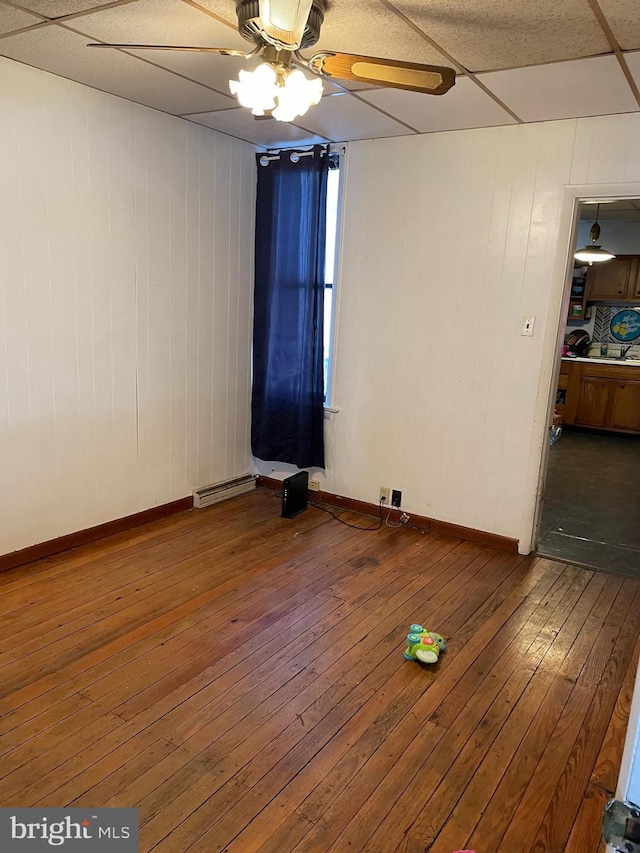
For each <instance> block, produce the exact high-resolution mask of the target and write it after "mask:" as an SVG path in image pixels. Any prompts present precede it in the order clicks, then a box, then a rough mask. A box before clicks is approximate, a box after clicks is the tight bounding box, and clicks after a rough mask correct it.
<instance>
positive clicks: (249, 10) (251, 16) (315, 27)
mask: <svg viewBox="0 0 640 853" xmlns="http://www.w3.org/2000/svg"><path fill="white" fill-rule="evenodd" d="M325 11H326V6H325V0H313V5H312V6H311V11H310V12H309V20H308V21H307V26H306V27H305V30H304V35H303V36H302V44H301V45H300V47H311V46H312V45H314V44H315V43H316V42H317V41H318V39H319V38H320V28H321V27H322V22H323V21H324V13H325ZM236 14H237V16H238V31H239V33H240V35H241V36H242V37H243V38H246V39H247V40H248V41H252V42H257V43H259V42H260V31H261V28H260V2H259V0H239V2H238V3H237V4H236Z"/></svg>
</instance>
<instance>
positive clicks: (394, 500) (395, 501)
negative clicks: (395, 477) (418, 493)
mask: <svg viewBox="0 0 640 853" xmlns="http://www.w3.org/2000/svg"><path fill="white" fill-rule="evenodd" d="M401 503H402V492H400V491H398V489H393V491H392V492H391V506H395V507H398V509H399V508H400V505H401Z"/></svg>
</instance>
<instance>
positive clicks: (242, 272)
mask: <svg viewBox="0 0 640 853" xmlns="http://www.w3.org/2000/svg"><path fill="white" fill-rule="evenodd" d="M0 128H1V129H2V130H1V132H0V554H2V553H7V552H9V551H11V550H14V549H19V548H23V547H25V546H28V545H31V544H33V543H37V542H42V541H45V540H48V539H52V538H54V537H56V536H59V535H62V534H66V533H70V532H72V531H76V530H80V529H84V528H87V527H90V526H92V525H95V524H100V523H102V522H105V521H108V520H110V519H114V518H119V517H122V516H125V515H128V514H130V513H135V512H137V511H140V510H144V509H147V508H149V507H152V506H156V505H159V504H163V503H166V502H169V501H172V500H175V499H177V498H181V497H184V496H185V495H188V494H189V493H190V492H191V490H192V489H193V488H194V487H196V486H198V485H204V484H207V483H211V482H214V481H217V480H221V479H224V478H226V477H230V476H234V475H238V474H241V473H244V472H246V471H247V470H250V465H251V458H250V455H249V381H250V371H249V353H250V318H251V292H252V247H253V198H254V189H253V188H254V164H253V150H252V148H251V146H248V145H246V144H244V143H241V142H237V141H235V140H232V139H231V138H229V137H226V136H223V135H221V134H216V133H215V132H213V131H210V130H207V129H206V128H202V127H197V126H195V125H193V124H189V123H187V122H184V121H181V120H180V119H174V118H171V117H169V116H167V115H164V114H162V113H158V112H155V111H153V110H150V109H147V108H145V107H141V106H138V105H136V104H133V103H130V102H128V101H125V100H121V99H119V98H116V97H113V96H110V95H106V94H104V93H101V92H98V91H95V90H93V89H89V88H87V87H84V86H81V85H78V84H76V83H72V82H70V81H67V80H63V79H61V78H58V77H55V76H53V75H50V74H46V73H44V72H41V71H37V70H35V69H32V68H29V67H27V66H24V65H20V64H18V63H15V62H12V61H10V60H6V59H0Z"/></svg>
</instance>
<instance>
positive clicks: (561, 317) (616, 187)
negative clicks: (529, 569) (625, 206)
mask: <svg viewBox="0 0 640 853" xmlns="http://www.w3.org/2000/svg"><path fill="white" fill-rule="evenodd" d="M625 198H635V199H640V182H632V183H626V184H620V183H615V184H613V183H612V184H571V185H568V186H565V187H564V188H563V193H562V200H561V207H560V215H559V217H558V241H557V243H556V253H555V255H556V256H555V262H554V278H555V279H556V280H557V282H558V285H557V289H556V297H557V299H556V306H557V308H556V310H555V311H554V310H550V312H549V315H548V320H547V325H546V328H545V339H544V350H545V352H548V350H549V348H550V349H551V350H552V355H551V358H550V359H549V361H548V363H549V364H550V370H549V371H548V373H547V372H546V371H545V370H544V369H543V370H542V373H541V378H540V387H539V389H538V393H539V395H541V396H543V397H545V396H546V400H547V405H546V416H545V420H544V436H543V441H542V449H541V453H540V460H539V469H538V478H537V488H536V491H535V497H534V507H533V517H532V525H531V537H530V540H529V543H528V547H526V548H521V553H525V554H527V553H531V552H532V551H535V550H536V548H537V545H538V538H539V530H540V519H541V515H542V503H543V498H544V490H545V485H546V479H547V469H548V466H549V452H550V449H551V443H550V441H549V440H548V437H549V430H550V428H551V425H552V422H553V413H554V409H555V402H556V393H557V390H558V377H559V375H560V366H561V358H562V342H563V341H564V334H565V327H566V316H567V310H568V308H569V299H570V296H571V279H572V277H573V253H574V246H575V240H576V236H577V233H578V214H579V208H580V203H581V202H584V201H594V200H598V199H600V200H605V199H606V200H619V199H625ZM524 544H526V543H521V545H524Z"/></svg>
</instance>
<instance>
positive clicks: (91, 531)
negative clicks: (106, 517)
mask: <svg viewBox="0 0 640 853" xmlns="http://www.w3.org/2000/svg"><path fill="white" fill-rule="evenodd" d="M192 506H193V497H191V496H189V497H187V498H180V500H177V501H171V503H168V504H162V505H161V506H154V507H152V508H151V509H145V510H143V511H142V512H136V513H134V514H133V515H127V516H125V517H124V518H116V519H115V520H114V521H107V522H105V523H104V524H98V525H96V527H88V528H87V529H86V530H78V531H77V532H76V533H68V534H67V535H66V536H59V537H58V538H57V539H49V540H48V541H47V542H41V543H40V544H38V545H30V546H29V547H28V548H22V549H21V550H20V551H13V552H12V553H10V554H3V555H0V572H1V571H6V570H7V569H15V568H17V567H18V566H24V565H26V564H27V563H33V562H34V561H35V560H42V559H44V558H45V557H53V556H54V555H55V554H60V553H62V552H63V551H68V550H69V549H70V548H77V547H78V546H79V545H87V544H88V543H89V542H95V541H96V540H97V539H103V538H104V537H105V536H111V535H112V534H114V533H122V532H123V531H124V530H131V528H133V527H138V526H139V525H141V524H147V523H148V522H150V521H157V520H158V519H160V518H165V517H166V516H168V515H174V513H176V512H183V511H184V510H186V509H191V508H192Z"/></svg>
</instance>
